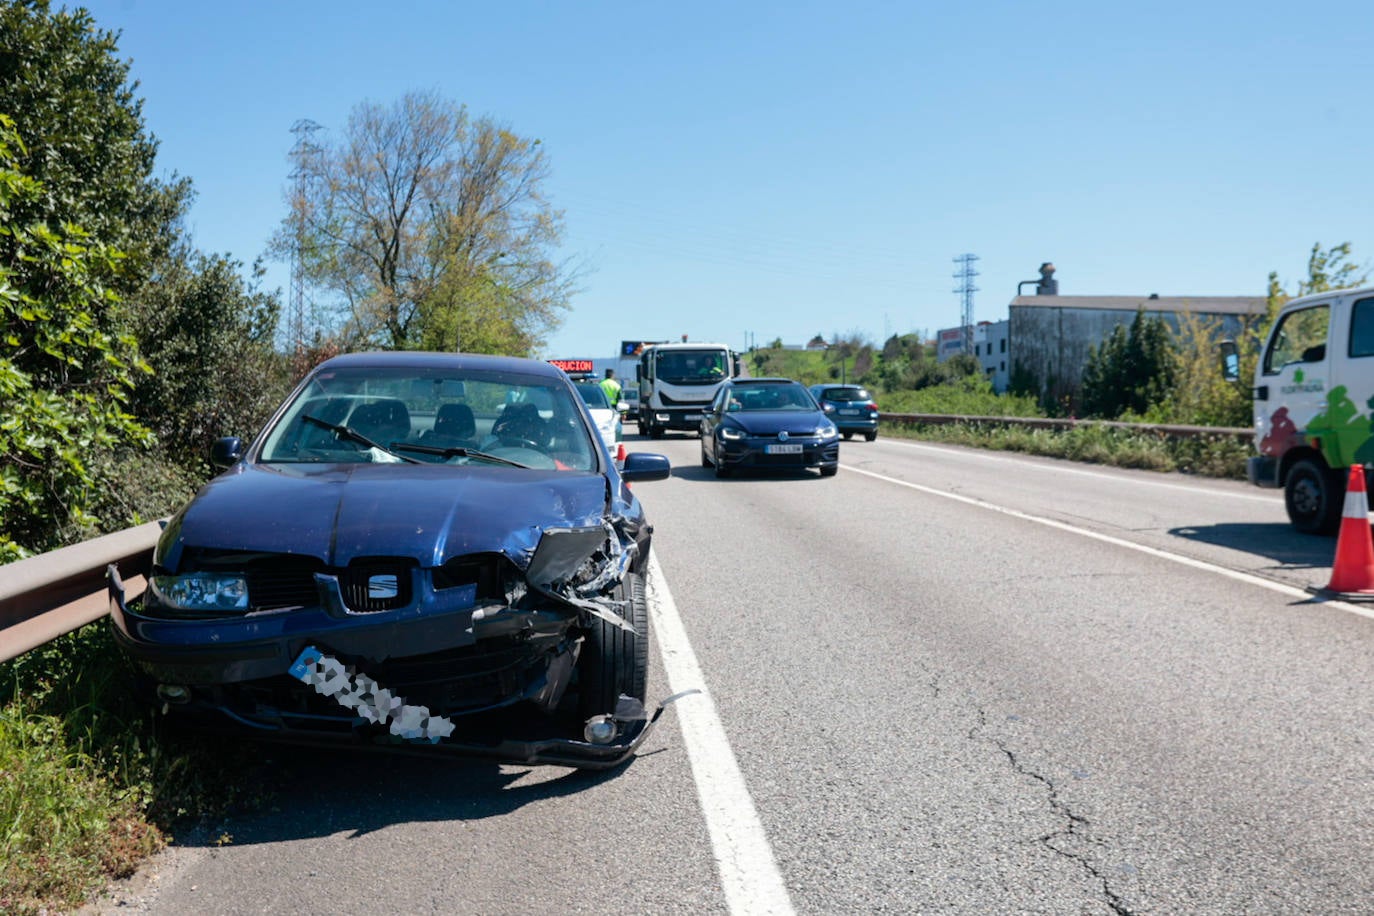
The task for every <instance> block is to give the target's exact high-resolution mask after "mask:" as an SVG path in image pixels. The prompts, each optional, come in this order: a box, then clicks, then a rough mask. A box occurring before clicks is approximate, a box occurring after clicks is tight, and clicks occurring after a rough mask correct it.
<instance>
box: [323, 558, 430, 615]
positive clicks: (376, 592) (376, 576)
mask: <svg viewBox="0 0 1374 916" xmlns="http://www.w3.org/2000/svg"><path fill="white" fill-rule="evenodd" d="M412 567H413V564H412V563H409V562H407V561H405V560H393V559H364V560H354V561H353V562H352V563H350V564H349V566H348V568H347V569H346V570H344V571H343V574H342V575H341V576H340V577H339V588H340V590H341V591H342V592H343V600H344V604H345V605H346V606H347V607H348V609H349V610H350V611H358V612H363V613H366V612H369V611H392V610H395V609H396V608H398V607H405V606H406V605H408V604H410V601H411V596H412V593H413V588H412V582H413V579H414V577H413V576H412V574H411V569H412Z"/></svg>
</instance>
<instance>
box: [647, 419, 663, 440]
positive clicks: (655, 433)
mask: <svg viewBox="0 0 1374 916" xmlns="http://www.w3.org/2000/svg"><path fill="white" fill-rule="evenodd" d="M649 438H650V439H662V438H663V427H662V426H659V425H658V424H657V423H650V424H649Z"/></svg>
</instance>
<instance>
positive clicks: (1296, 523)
mask: <svg viewBox="0 0 1374 916" xmlns="http://www.w3.org/2000/svg"><path fill="white" fill-rule="evenodd" d="M1344 501H1345V480H1344V479H1343V478H1342V477H1341V475H1340V473H1339V472H1336V471H1332V470H1330V469H1329V468H1327V467H1326V465H1324V464H1322V463H1321V462H1319V461H1315V460H1313V459H1311V458H1303V459H1302V460H1300V461H1298V462H1297V463H1296V464H1294V465H1293V467H1292V468H1290V469H1289V471H1288V479H1287V481H1285V483H1284V487H1283V504H1284V508H1286V509H1287V510H1288V520H1289V521H1290V522H1292V523H1293V527H1294V528H1296V529H1297V530H1299V531H1301V532H1303V533H1305V534H1332V533H1334V532H1335V530H1336V528H1337V527H1338V526H1339V525H1340V522H1341V510H1342V509H1343V508H1344V506H1343V503H1344Z"/></svg>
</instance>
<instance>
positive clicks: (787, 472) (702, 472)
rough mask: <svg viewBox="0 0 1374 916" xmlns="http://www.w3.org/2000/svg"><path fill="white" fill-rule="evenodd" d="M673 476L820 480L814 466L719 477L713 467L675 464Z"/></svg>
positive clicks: (731, 480)
mask: <svg viewBox="0 0 1374 916" xmlns="http://www.w3.org/2000/svg"><path fill="white" fill-rule="evenodd" d="M672 476H674V477H676V478H679V479H681V480H709V481H710V482H712V483H722V484H730V483H736V482H738V481H741V480H806V479H811V480H820V479H821V476H820V475H819V474H817V473H816V471H815V469H814V468H782V469H778V468H743V469H736V470H734V471H731V472H730V476H729V477H717V476H716V472H715V470H714V469H713V468H703V467H696V466H693V465H674V466H673V470H672Z"/></svg>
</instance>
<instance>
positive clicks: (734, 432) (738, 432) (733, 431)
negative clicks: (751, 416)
mask: <svg viewBox="0 0 1374 916" xmlns="http://www.w3.org/2000/svg"><path fill="white" fill-rule="evenodd" d="M720 437H721V438H722V439H729V440H730V441H731V442H735V441H738V440H740V439H743V438H744V430H742V429H739V428H737V427H734V426H721V427H720Z"/></svg>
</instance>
